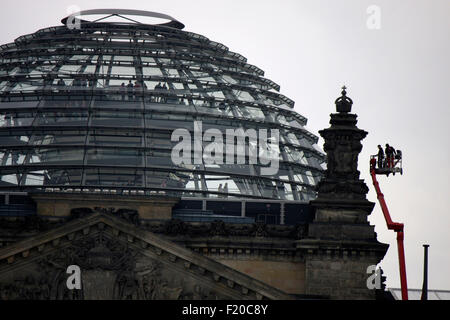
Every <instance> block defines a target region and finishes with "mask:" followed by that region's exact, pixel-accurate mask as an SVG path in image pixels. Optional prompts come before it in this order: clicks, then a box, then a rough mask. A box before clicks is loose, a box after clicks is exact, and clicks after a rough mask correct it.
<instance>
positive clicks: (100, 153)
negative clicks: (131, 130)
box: [87, 148, 143, 166]
mask: <svg viewBox="0 0 450 320" xmlns="http://www.w3.org/2000/svg"><path fill="white" fill-rule="evenodd" d="M87 164H88V165H110V166H143V152H142V151H141V150H135V149H99V148H97V149H89V150H88V152H87Z"/></svg>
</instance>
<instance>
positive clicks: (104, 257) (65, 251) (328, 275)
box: [0, 90, 388, 300]
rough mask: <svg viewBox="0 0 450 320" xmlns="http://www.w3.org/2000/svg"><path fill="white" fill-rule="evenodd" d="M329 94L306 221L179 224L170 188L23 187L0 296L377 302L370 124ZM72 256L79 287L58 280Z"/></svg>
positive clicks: (379, 248) (8, 227) (1, 257)
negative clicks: (23, 208) (166, 192)
mask: <svg viewBox="0 0 450 320" xmlns="http://www.w3.org/2000/svg"><path fill="white" fill-rule="evenodd" d="M352 103H353V102H352V101H351V99H350V98H348V97H347V96H346V92H345V90H344V91H343V92H342V97H340V98H339V99H338V100H336V106H337V113H333V114H332V115H331V121H330V124H331V127H330V128H328V129H325V130H322V131H321V132H320V134H321V135H322V137H323V138H324V140H325V146H324V149H325V152H326V153H327V158H328V168H327V170H326V175H325V177H324V179H322V181H321V182H320V183H319V185H318V197H317V199H316V200H313V201H311V203H310V205H311V206H312V207H313V209H314V219H313V221H312V222H311V223H305V224H297V225H280V224H265V223H251V224H249V223H247V224H245V223H240V224H235V223H227V222H224V221H221V220H215V221H212V222H187V221H182V220H180V219H174V218H173V217H172V212H171V208H172V207H173V206H174V205H175V204H176V203H177V202H178V201H179V199H177V198H167V197H158V196H154V197H145V199H144V198H142V197H141V198H140V197H138V196H136V197H130V196H128V197H120V196H99V195H95V196H94V195H92V196H85V197H81V198H80V197H79V196H77V195H73V194H70V193H64V194H63V193H59V194H56V193H53V194H49V193H36V192H35V193H30V194H29V196H30V197H31V198H33V201H34V202H35V203H37V215H34V216H27V217H11V216H9V217H7V216H2V217H0V241H1V243H2V247H1V248H0V299H5V300H8V299H151V300H155V299H189V300H216V299H237V300H242V299H277V300H279V299H283V300H285V299H311V298H314V299H375V297H376V292H375V291H373V290H369V289H368V288H367V285H366V281H367V278H368V274H367V268H368V266H370V265H376V264H378V263H379V262H380V261H381V260H382V259H383V257H384V255H385V253H386V251H387V248H388V245H386V244H382V243H380V242H378V241H377V237H376V233H375V232H374V226H371V225H370V224H369V222H368V219H367V217H368V215H370V213H371V211H372V209H373V207H374V203H372V202H369V201H368V200H367V198H366V195H367V192H368V188H367V186H366V184H365V183H364V181H363V180H361V179H360V174H359V171H358V155H359V153H360V151H361V149H362V144H361V141H362V140H363V139H364V137H365V136H366V135H367V132H365V131H363V130H361V129H359V128H357V126H356V124H357V116H356V115H355V114H352V113H351V106H352ZM71 265H77V266H79V267H80V269H81V274H82V288H81V290H70V289H68V288H67V286H66V280H67V277H68V274H67V273H66V270H67V268H68V267H69V266H71Z"/></svg>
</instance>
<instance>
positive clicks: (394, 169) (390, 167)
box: [370, 150, 408, 300]
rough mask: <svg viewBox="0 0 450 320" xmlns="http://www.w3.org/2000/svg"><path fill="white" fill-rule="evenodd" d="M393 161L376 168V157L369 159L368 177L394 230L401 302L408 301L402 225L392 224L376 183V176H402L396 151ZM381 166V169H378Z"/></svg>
mask: <svg viewBox="0 0 450 320" xmlns="http://www.w3.org/2000/svg"><path fill="white" fill-rule="evenodd" d="M392 160H393V161H386V163H383V161H379V163H378V165H379V166H378V168H377V167H376V165H377V155H373V156H371V157H370V175H371V176H372V182H373V185H374V187H375V190H376V192H377V198H378V201H379V202H380V206H381V210H382V211H383V215H384V219H385V220H386V224H387V227H388V229H389V230H394V231H395V232H396V233H397V247H398V260H399V264H400V283H401V287H402V300H408V285H407V282H406V264H405V249H404V246H403V239H404V225H403V223H398V222H393V221H392V219H391V215H390V214H389V209H388V207H387V204H386V201H385V200H384V195H383V193H381V190H380V185H379V184H378V181H377V175H378V174H379V175H383V174H385V175H387V176H389V174H391V173H392V174H393V175H395V173H400V174H403V168H402V153H401V151H400V150H397V155H396V156H395V159H392ZM380 166H381V168H380Z"/></svg>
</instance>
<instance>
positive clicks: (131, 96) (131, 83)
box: [127, 80, 133, 101]
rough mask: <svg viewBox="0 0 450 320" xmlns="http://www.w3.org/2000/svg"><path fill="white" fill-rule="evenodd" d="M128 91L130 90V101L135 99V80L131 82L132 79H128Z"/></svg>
mask: <svg viewBox="0 0 450 320" xmlns="http://www.w3.org/2000/svg"><path fill="white" fill-rule="evenodd" d="M127 91H128V101H131V100H133V82H131V80H129V81H128V84H127Z"/></svg>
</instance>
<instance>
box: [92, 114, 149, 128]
mask: <svg viewBox="0 0 450 320" xmlns="http://www.w3.org/2000/svg"><path fill="white" fill-rule="evenodd" d="M92 125H93V126H107V127H133V128H141V127H142V126H143V119H142V114H140V113H137V112H117V111H116V112H115V111H96V112H95V114H94V117H93V119H92Z"/></svg>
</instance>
